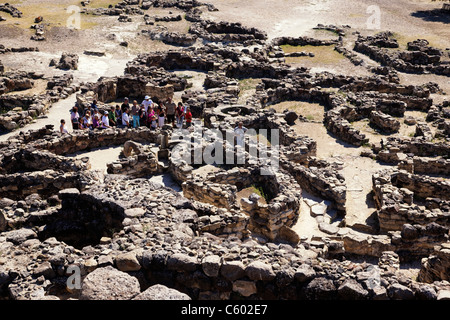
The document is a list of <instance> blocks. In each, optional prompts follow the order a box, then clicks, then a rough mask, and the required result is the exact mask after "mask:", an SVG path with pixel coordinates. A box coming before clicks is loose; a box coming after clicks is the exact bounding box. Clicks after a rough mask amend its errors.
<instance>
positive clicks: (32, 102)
mask: <svg viewBox="0 0 450 320" xmlns="http://www.w3.org/2000/svg"><path fill="white" fill-rule="evenodd" d="M28 76H30V77H32V78H36V79H37V78H40V77H41V76H40V75H36V74H34V73H30V74H28ZM72 80H73V76H72V75H63V76H55V77H52V78H50V79H49V80H48V87H47V90H46V91H45V93H42V94H40V95H32V96H28V95H27V96H25V95H17V94H15V95H3V96H1V97H0V107H1V108H2V109H3V110H9V111H8V112H6V113H4V114H2V115H1V116H0V129H2V130H5V131H12V130H14V129H17V128H19V127H23V126H25V125H26V124H28V123H30V122H32V121H33V118H36V117H37V116H39V115H42V114H45V113H46V112H47V111H48V109H49V108H50V107H51V104H52V103H54V102H57V101H59V100H60V99H65V98H67V97H68V96H69V95H70V94H72V93H74V92H76V91H77V90H78V89H79V87H78V86H77V85H72V84H71V83H72ZM23 85H25V86H24V87H23ZM28 85H30V84H27V83H22V84H21V85H19V87H16V89H20V88H23V89H26V88H27V87H28ZM16 108H18V109H16ZM11 109H12V110H11ZM19 109H20V111H19ZM15 110H16V111H15Z"/></svg>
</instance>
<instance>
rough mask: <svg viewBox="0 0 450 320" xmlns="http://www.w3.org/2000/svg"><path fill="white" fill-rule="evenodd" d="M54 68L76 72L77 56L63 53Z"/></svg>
mask: <svg viewBox="0 0 450 320" xmlns="http://www.w3.org/2000/svg"><path fill="white" fill-rule="evenodd" d="M56 67H57V68H58V69H62V70H78V55H77V54H74V53H66V52H65V53H63V54H62V56H61V58H60V59H59V62H58V64H57V65H56Z"/></svg>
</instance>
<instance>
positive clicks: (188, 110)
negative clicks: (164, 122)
mask: <svg viewBox="0 0 450 320" xmlns="http://www.w3.org/2000/svg"><path fill="white" fill-rule="evenodd" d="M185 117H186V128H189V127H190V126H191V124H192V113H191V108H189V107H187V108H186V115H185Z"/></svg>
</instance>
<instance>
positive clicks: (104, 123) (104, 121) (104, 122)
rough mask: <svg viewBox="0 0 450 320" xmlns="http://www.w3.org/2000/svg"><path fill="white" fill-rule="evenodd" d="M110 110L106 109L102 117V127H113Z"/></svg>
mask: <svg viewBox="0 0 450 320" xmlns="http://www.w3.org/2000/svg"><path fill="white" fill-rule="evenodd" d="M108 114H109V112H108V111H105V112H104V114H103V117H102V126H101V127H102V128H103V129H107V128H111V126H110V125H109V117H108Z"/></svg>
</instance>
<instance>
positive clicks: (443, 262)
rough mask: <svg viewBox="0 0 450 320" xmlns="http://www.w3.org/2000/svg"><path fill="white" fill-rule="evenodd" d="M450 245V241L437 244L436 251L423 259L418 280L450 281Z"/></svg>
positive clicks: (428, 281)
mask: <svg viewBox="0 0 450 320" xmlns="http://www.w3.org/2000/svg"><path fill="white" fill-rule="evenodd" d="M449 268H450V245H449V242H446V243H442V244H441V245H440V246H436V247H435V250H434V252H433V253H432V254H431V255H430V256H429V257H428V258H426V259H423V260H422V268H421V269H420V272H419V275H418V280H419V281H421V282H426V283H432V282H434V281H442V280H445V281H450V274H449V272H448V270H449Z"/></svg>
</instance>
